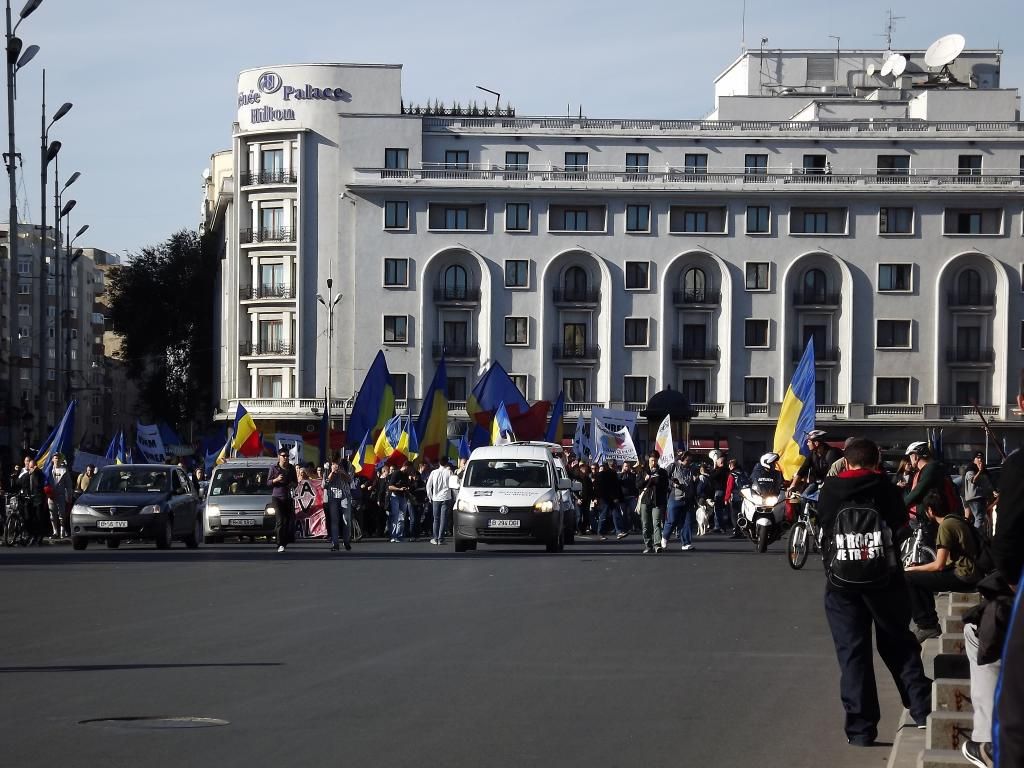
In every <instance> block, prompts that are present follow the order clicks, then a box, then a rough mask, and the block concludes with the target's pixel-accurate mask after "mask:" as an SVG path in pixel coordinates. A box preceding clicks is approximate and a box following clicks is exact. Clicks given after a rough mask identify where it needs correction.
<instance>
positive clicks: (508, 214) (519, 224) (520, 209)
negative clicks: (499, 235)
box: [505, 203, 530, 232]
mask: <svg viewBox="0 0 1024 768" xmlns="http://www.w3.org/2000/svg"><path fill="white" fill-rule="evenodd" d="M529 228H530V204H529V203H506V204H505V229H508V230H515V231H520V232H521V231H525V230H527V229H529Z"/></svg>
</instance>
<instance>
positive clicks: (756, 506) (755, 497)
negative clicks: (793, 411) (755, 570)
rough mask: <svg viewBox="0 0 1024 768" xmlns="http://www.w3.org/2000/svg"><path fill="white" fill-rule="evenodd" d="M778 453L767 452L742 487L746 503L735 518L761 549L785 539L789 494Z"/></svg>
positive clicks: (748, 536) (744, 502) (741, 528)
mask: <svg viewBox="0 0 1024 768" xmlns="http://www.w3.org/2000/svg"><path fill="white" fill-rule="evenodd" d="M778 461H779V454H777V453H766V454H764V455H763V456H762V457H761V460H760V461H759V462H758V466H757V467H755V469H754V471H753V472H752V473H751V478H750V485H747V486H745V487H743V488H742V489H740V496H741V498H742V499H743V503H742V505H741V507H740V517H739V519H738V520H737V521H736V522H737V525H739V527H740V530H741V531H743V533H744V534H746V536H747V538H749V539H750V540H751V541H752V542H753V544H754V547H755V548H756V549H757V551H758V552H764V551H765V550H767V549H768V545H769V544H771V543H772V542H773V541H778V540H779V539H780V538H782V534H783V533H784V532H785V531H786V529H787V528H788V527H789V526H788V525H787V524H786V494H785V491H784V487H783V486H784V481H783V478H782V473H781V472H780V471H779V470H778V469H777V468H776V466H775V465H776V464H777V463H778Z"/></svg>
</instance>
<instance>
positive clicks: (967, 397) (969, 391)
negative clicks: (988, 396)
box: [954, 381, 981, 405]
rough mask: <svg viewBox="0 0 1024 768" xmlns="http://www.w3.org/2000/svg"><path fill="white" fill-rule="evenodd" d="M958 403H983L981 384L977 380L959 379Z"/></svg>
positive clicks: (956, 395) (957, 388)
mask: <svg viewBox="0 0 1024 768" xmlns="http://www.w3.org/2000/svg"><path fill="white" fill-rule="evenodd" d="M954 397H956V403H955V404H956V405H976V404H979V403H981V385H979V384H978V382H976V381H958V382H957V383H956V394H955V395H954Z"/></svg>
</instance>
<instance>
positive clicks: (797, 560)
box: [786, 488, 821, 571]
mask: <svg viewBox="0 0 1024 768" xmlns="http://www.w3.org/2000/svg"><path fill="white" fill-rule="evenodd" d="M790 499H799V500H800V501H802V502H803V504H802V505H801V506H800V511H799V512H798V513H797V518H796V522H795V523H793V527H792V528H790V529H789V538H788V539H787V541H786V562H787V563H789V567H790V568H792V569H793V570H794V571H799V570H800V569H801V568H803V567H804V564H805V563H806V562H807V555H808V554H809V553H810V551H811V550H814V551H815V552H820V551H821V546H820V545H821V529H820V528H819V527H818V515H817V509H815V507H814V504H815V502H817V501H818V492H817V489H810V488H809V489H808V490H807V491H805V492H804V493H793V494H792V495H791V496H790Z"/></svg>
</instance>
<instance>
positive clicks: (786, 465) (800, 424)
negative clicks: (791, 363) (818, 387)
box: [774, 337, 815, 479]
mask: <svg viewBox="0 0 1024 768" xmlns="http://www.w3.org/2000/svg"><path fill="white" fill-rule="evenodd" d="M814 408H815V404H814V338H813V337H812V338H810V339H808V340H807V348H806V349H805V350H804V354H803V357H801V358H800V364H799V365H797V367H796V372H795V373H794V374H793V380H792V381H791V382H790V384H789V389H788V390H786V397H785V398H784V399H783V401H782V409H781V410H780V411H779V422H778V424H777V425H776V426H775V448H774V451H775V452H776V453H777V454H779V456H780V458H779V469H781V470H782V474H783V476H785V477H786V478H787V479H788V478H791V477H793V476H794V475H795V474H796V473H797V471H798V470H799V469H800V467H801V466H802V465H803V463H804V457H805V456H806V455H807V448H806V438H807V433H808V432H811V431H812V430H813V429H814V416H815V411H814Z"/></svg>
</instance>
